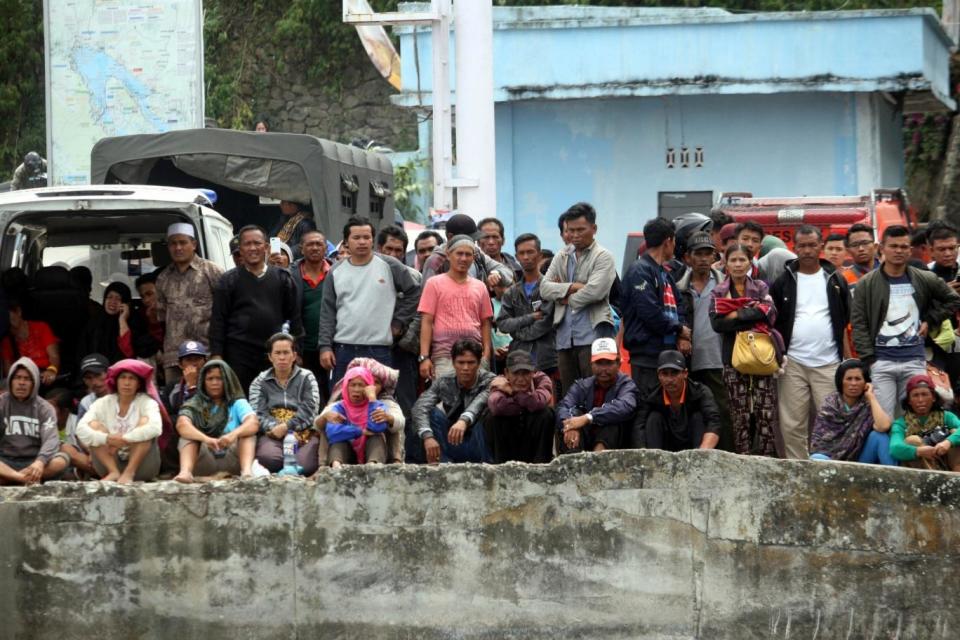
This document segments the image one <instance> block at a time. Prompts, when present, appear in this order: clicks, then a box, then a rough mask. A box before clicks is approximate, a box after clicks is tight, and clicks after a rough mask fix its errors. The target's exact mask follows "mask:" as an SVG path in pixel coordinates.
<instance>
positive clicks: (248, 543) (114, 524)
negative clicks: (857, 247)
mask: <svg viewBox="0 0 960 640" xmlns="http://www.w3.org/2000/svg"><path fill="white" fill-rule="evenodd" d="M958 506H960V478H958V477H957V476H954V475H949V474H940V473H923V472H918V471H910V470H898V469H884V468H880V467H868V466H863V465H856V464H845V463H811V462H783V461H774V460H766V459H754V458H741V457H736V456H733V455H731V454H725V453H719V452H690V453H686V454H682V455H672V454H664V453H659V452H644V451H630V452H614V453H608V454H602V455H581V456H575V457H569V458H566V459H564V460H562V461H558V462H555V463H554V464H552V465H549V466H526V465H516V464H511V465H505V466H501V467H491V466H459V467H451V466H447V467H444V468H428V467H406V468H396V467H394V468H380V469H362V468H352V469H346V470H342V471H340V472H338V473H327V474H324V475H322V477H321V479H320V480H319V481H318V482H316V483H313V482H308V481H303V480H299V479H294V480H277V479H273V480H259V481H252V482H243V483H241V482H219V483H212V484H205V485H196V486H192V487H182V486H178V485H176V484H174V483H161V484H153V485H145V486H137V487H133V488H122V487H118V486H113V487H107V486H98V485H96V484H73V485H51V486H47V487H39V488H29V489H4V490H2V491H0V531H2V532H3V535H2V537H0V620H2V631H0V636H2V637H3V638H7V639H11V638H31V639H32V638H55V639H57V640H70V639H72V638H91V637H97V638H100V639H103V640H109V639H112V638H118V639H119V638H124V639H126V638H133V637H137V638H178V639H182V640H186V639H188V638H190V639H192V638H203V639H204V640H218V639H220V638H223V639H227V638H230V639H234V640H235V639H241V638H315V637H323V638H370V639H375V638H428V639H432V638H438V639H439V638H550V639H551V640H554V639H556V638H709V639H724V638H729V639H731V640H733V639H735V640H745V639H749V638H818V639H824V638H843V639H849V638H924V639H933V638H955V637H956V633H957V629H958V628H960V610H958V609H957V607H956V606H954V600H955V595H956V594H957V593H958V592H960V570H958V569H957V562H958V560H960V510H958Z"/></svg>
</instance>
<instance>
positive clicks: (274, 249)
mask: <svg viewBox="0 0 960 640" xmlns="http://www.w3.org/2000/svg"><path fill="white" fill-rule="evenodd" d="M281 244H283V241H282V240H281V239H280V238H270V255H273V254H275V253H280V245H281Z"/></svg>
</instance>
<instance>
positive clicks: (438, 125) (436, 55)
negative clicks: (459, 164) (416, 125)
mask: <svg viewBox="0 0 960 640" xmlns="http://www.w3.org/2000/svg"><path fill="white" fill-rule="evenodd" d="M433 11H434V14H435V15H438V16H439V18H440V19H439V20H437V21H435V22H434V23H433V28H432V30H431V45H432V48H433V135H432V140H431V144H432V151H433V153H432V158H433V207H434V208H435V209H444V210H446V209H451V208H453V189H452V187H451V185H450V179H451V175H450V174H451V165H452V164H453V128H452V117H451V111H450V0H433Z"/></svg>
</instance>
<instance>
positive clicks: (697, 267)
mask: <svg viewBox="0 0 960 640" xmlns="http://www.w3.org/2000/svg"><path fill="white" fill-rule="evenodd" d="M714 256H715V253H714V245H713V240H712V238H711V236H709V235H707V234H706V233H703V232H701V233H695V234H693V235H692V236H690V240H689V241H688V242H687V263H688V264H689V265H690V269H688V270H687V273H686V274H685V275H684V276H683V278H681V279H680V282H678V283H677V291H679V292H680V306H681V308H682V309H683V317H684V320H685V322H686V326H687V327H689V328H690V332H691V334H692V335H691V336H690V341H691V342H692V343H693V354H692V357H691V364H690V379H691V380H693V381H696V382H699V383H700V384H702V385H704V386H705V387H707V388H708V389H709V390H710V392H711V393H712V394H713V399H714V400H715V401H716V403H717V407H718V409H719V410H720V431H719V432H718V433H719V435H720V443H719V445H718V447H719V448H720V449H723V450H724V451H733V423H732V422H731V421H730V409H729V406H728V402H727V387H726V385H724V384H723V351H722V341H721V338H720V334H718V333H717V332H716V331H714V330H713V325H712V324H711V323H710V292H711V291H713V289H714V287H716V286H717V285H718V284H720V283H721V282H723V280H724V277H725V276H724V275H723V272H722V271H720V270H719V269H715V268H714V267H713V259H714ZM658 377H659V375H658ZM661 384H662V381H661Z"/></svg>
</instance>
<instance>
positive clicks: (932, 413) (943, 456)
mask: <svg viewBox="0 0 960 640" xmlns="http://www.w3.org/2000/svg"><path fill="white" fill-rule="evenodd" d="M903 410H904V414H903V416H901V417H899V418H897V419H896V421H894V423H893V426H892V427H891V428H890V455H892V456H893V457H894V458H896V459H897V460H899V461H900V462H902V463H903V464H904V466H906V467H913V468H915V469H932V470H935V471H954V472H960V418H957V416H956V415H955V414H954V413H952V412H950V411H944V409H943V407H942V406H941V405H940V398H939V396H937V394H936V392H935V391H934V385H933V380H932V379H931V378H930V376H928V375H925V374H919V375H915V376H913V377H912V378H910V379H909V380H908V381H907V397H906V398H904V399H903Z"/></svg>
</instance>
